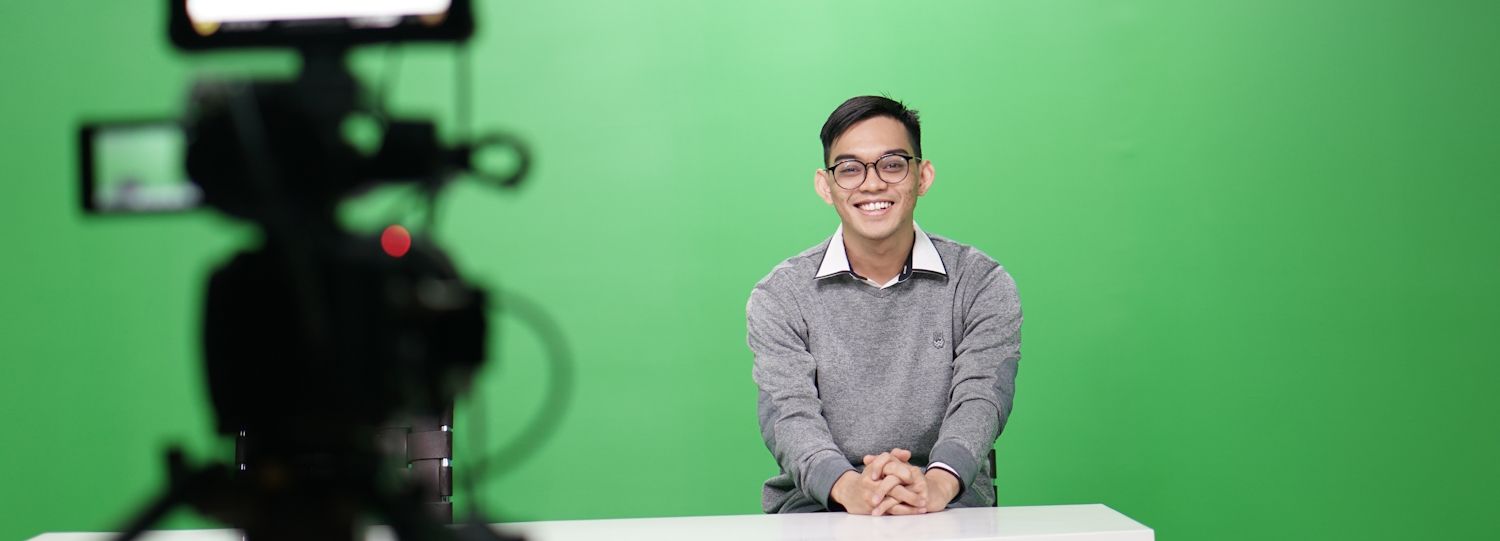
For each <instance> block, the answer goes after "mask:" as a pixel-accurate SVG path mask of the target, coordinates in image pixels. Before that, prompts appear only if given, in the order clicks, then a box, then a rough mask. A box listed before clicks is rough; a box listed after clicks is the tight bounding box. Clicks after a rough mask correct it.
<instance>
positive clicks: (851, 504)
mask: <svg viewBox="0 0 1500 541" xmlns="http://www.w3.org/2000/svg"><path fill="white" fill-rule="evenodd" d="M909 460H911V451H908V450H906V449H891V451H890V452H888V453H881V454H879V455H865V471H864V472H863V473H861V472H855V471H848V472H844V475H842V476H840V477H839V478H838V480H837V481H834V483H833V490H832V491H831V494H830V496H831V497H832V498H833V499H834V501H837V502H838V503H839V504H840V505H843V506H844V509H845V510H846V511H848V512H849V513H850V514H856V515H876V516H879V515H885V514H890V515H918V514H922V513H928V512H937V511H942V510H943V509H944V508H946V507H948V502H951V501H953V498H954V497H956V496H957V495H958V478H956V477H954V476H953V475H952V474H950V473H948V472H947V471H944V470H943V469H941V468H933V469H931V470H930V471H927V472H923V471H922V468H920V467H917V466H913V465H911V464H910V463H909V462H908V461H909Z"/></svg>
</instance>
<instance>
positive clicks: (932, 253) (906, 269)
mask: <svg viewBox="0 0 1500 541" xmlns="http://www.w3.org/2000/svg"><path fill="white" fill-rule="evenodd" d="M912 228H913V229H915V230H916V233H917V234H916V238H914V239H912V247H911V251H910V252H907V254H906V264H905V265H903V266H902V267H901V275H900V276H899V279H898V281H902V282H904V281H906V279H907V278H910V277H911V273H912V271H925V272H932V273H937V274H941V275H944V276H946V275H947V274H948V269H947V268H946V267H944V266H943V258H942V257H940V256H938V251H937V247H935V246H933V245H932V239H931V238H928V237H927V233H925V232H923V231H922V227H921V226H919V225H917V224H912ZM840 274H849V275H850V276H853V277H855V278H859V279H864V277H862V276H860V275H858V274H855V273H854V269H853V268H851V267H850V266H849V253H848V252H846V251H844V226H843V224H839V228H838V229H836V230H834V232H833V238H831V239H829V240H828V249H827V250H825V251H824V252H823V262H822V263H821V264H819V265H818V274H817V275H815V276H813V278H814V279H823V278H828V277H830V276H837V275H840Z"/></svg>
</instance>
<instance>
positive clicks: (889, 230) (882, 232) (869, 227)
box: [844, 223, 900, 242]
mask: <svg viewBox="0 0 1500 541" xmlns="http://www.w3.org/2000/svg"><path fill="white" fill-rule="evenodd" d="M897 225H898V224H893V223H892V224H860V223H855V224H846V225H845V227H844V230H845V231H846V233H845V235H846V236H847V235H848V233H847V232H853V233H854V235H856V236H858V237H859V238H862V239H865V240H868V241H872V242H881V241H884V240H886V239H889V238H891V236H893V235H895V234H896V231H898V230H899V229H900V228H899V227H897Z"/></svg>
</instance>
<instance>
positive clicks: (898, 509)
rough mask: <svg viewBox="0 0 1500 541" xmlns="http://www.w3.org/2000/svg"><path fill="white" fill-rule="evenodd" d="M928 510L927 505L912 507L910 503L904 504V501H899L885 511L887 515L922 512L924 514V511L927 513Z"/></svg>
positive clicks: (918, 513) (917, 513)
mask: <svg viewBox="0 0 1500 541" xmlns="http://www.w3.org/2000/svg"><path fill="white" fill-rule="evenodd" d="M926 512H927V508H926V507H912V506H909V505H906V504H903V503H898V504H896V505H892V506H891V508H890V509H887V510H886V512H885V514H887V515H920V514H923V513H926Z"/></svg>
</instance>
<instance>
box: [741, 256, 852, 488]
mask: <svg viewBox="0 0 1500 541" xmlns="http://www.w3.org/2000/svg"><path fill="white" fill-rule="evenodd" d="M745 318H746V328H747V333H746V334H747V341H748V342H749V345H750V350H751V351H753V352H754V353H755V368H754V370H753V375H754V379H755V384H756V386H757V387H759V388H760V398H759V400H758V401H757V404H756V409H757V413H758V415H759V417H760V432H761V437H762V438H764V439H765V442H766V448H768V449H770V451H771V454H772V455H774V456H775V457H776V462H777V463H778V464H780V465H781V469H782V471H784V472H786V473H787V474H788V475H789V476H790V477H791V478H792V480H793V482H795V483H796V485H797V489H798V490H801V491H802V492H803V494H805V495H806V496H807V497H808V498H811V499H812V500H813V501H816V502H818V503H819V504H822V505H823V507H824V508H828V509H837V507H838V504H837V503H836V502H833V501H830V499H829V491H831V490H832V489H833V484H834V482H835V481H837V480H838V478H839V476H841V475H843V474H844V472H846V471H849V470H853V469H854V467H853V466H852V465H851V464H850V463H849V460H848V459H847V458H845V457H844V453H843V452H842V451H840V450H839V448H838V446H837V445H835V444H834V443H833V435H832V434H831V433H830V432H829V431H828V421H827V420H825V419H824V418H823V405H822V401H821V400H820V399H819V397H818V388H817V383H816V377H817V363H816V362H815V361H814V360H813V356H812V353H810V352H809V351H808V346H807V322H806V320H804V319H803V317H802V314H801V311H800V310H798V307H797V306H796V305H795V304H794V301H792V302H788V301H785V300H784V299H783V298H782V297H780V296H778V295H776V294H775V293H773V292H771V290H770V289H768V288H767V287H766V286H765V285H764V284H762V285H757V286H756V287H755V289H754V290H753V291H751V293H750V301H749V302H748V303H747V305H746V307H745Z"/></svg>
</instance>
